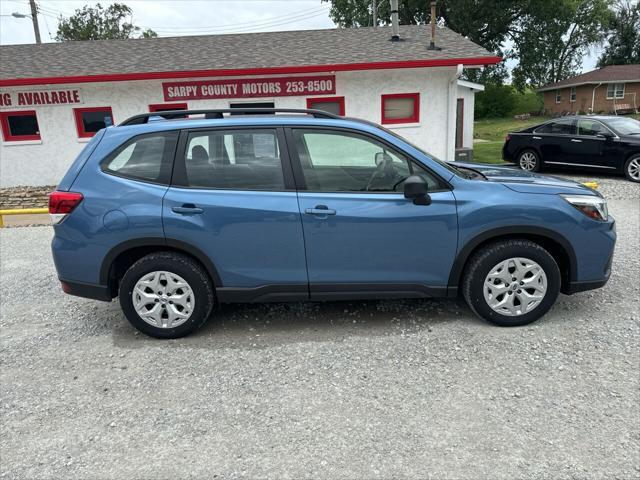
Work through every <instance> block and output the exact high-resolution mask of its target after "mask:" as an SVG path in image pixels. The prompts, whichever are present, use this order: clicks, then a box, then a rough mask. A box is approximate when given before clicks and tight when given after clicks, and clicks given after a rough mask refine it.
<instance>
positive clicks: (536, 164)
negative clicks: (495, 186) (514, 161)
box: [518, 150, 542, 172]
mask: <svg viewBox="0 0 640 480" xmlns="http://www.w3.org/2000/svg"><path fill="white" fill-rule="evenodd" d="M518 166H519V167H520V168H521V169H522V170H526V171H527V172H539V171H540V169H541V167H542V165H541V162H540V156H539V155H538V154H537V153H536V152H535V151H534V150H524V151H522V152H520V154H519V155H518Z"/></svg>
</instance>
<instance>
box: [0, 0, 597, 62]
mask: <svg viewBox="0 0 640 480" xmlns="http://www.w3.org/2000/svg"><path fill="white" fill-rule="evenodd" d="M119 1H120V3H125V4H126V5H128V6H129V7H130V8H131V9H132V10H133V18H132V21H133V24H134V25H138V26H140V27H144V28H151V29H152V30H154V31H156V32H157V33H158V35H160V36H161V37H170V36H181V35H204V34H223V33H246V32H268V31H281V30H308V29H318V28H333V27H335V25H334V23H333V22H332V21H331V19H330V18H329V8H330V6H329V5H330V4H329V3H322V2H321V1H320V0H119ZM382 1H384V0H382ZM96 3H100V2H98V1H95V0H37V4H38V6H39V8H40V14H39V22H40V34H41V37H42V41H43V42H52V41H53V38H54V37H55V35H56V31H57V25H58V18H59V17H60V15H62V16H63V17H68V16H70V15H72V14H73V12H74V11H75V10H76V9H79V8H82V7H83V6H84V5H91V6H93V5H95V4H96ZM101 3H102V5H103V6H106V5H109V4H111V3H113V2H112V1H111V0H103V1H102V2H101ZM425 4H426V0H425ZM14 12H18V13H23V14H28V13H30V9H29V2H28V0H0V45H7V44H17V43H33V42H34V41H35V40H34V33H33V27H32V24H31V20H30V19H29V18H14V17H13V16H12V15H11V14H12V13H14ZM599 53H600V49H596V51H593V52H590V54H589V55H587V56H586V57H585V59H584V62H583V66H582V67H583V71H588V70H592V69H593V68H595V64H596V61H597V57H598V55H599ZM507 66H508V67H509V68H512V67H513V66H514V65H513V62H507Z"/></svg>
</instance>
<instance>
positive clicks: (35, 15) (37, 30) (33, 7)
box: [29, 0, 42, 44]
mask: <svg viewBox="0 0 640 480" xmlns="http://www.w3.org/2000/svg"><path fill="white" fill-rule="evenodd" d="M29 6H30V7H31V21H32V22H33V33H35V34H36V43H38V44H39V43H42V40H41V39H40V26H39V25H38V7H36V0H29Z"/></svg>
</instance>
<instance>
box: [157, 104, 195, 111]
mask: <svg viewBox="0 0 640 480" xmlns="http://www.w3.org/2000/svg"><path fill="white" fill-rule="evenodd" d="M165 108H170V109H171V110H189V108H188V106H187V104H186V102H185V103H152V104H151V105H149V111H150V112H161V111H162V110H163V109H165Z"/></svg>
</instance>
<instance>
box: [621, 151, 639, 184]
mask: <svg viewBox="0 0 640 480" xmlns="http://www.w3.org/2000/svg"><path fill="white" fill-rule="evenodd" d="M624 174H625V175H626V177H627V178H628V179H629V180H631V181H632V182H640V155H633V156H632V157H631V158H629V160H627V161H626V163H625V164H624Z"/></svg>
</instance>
